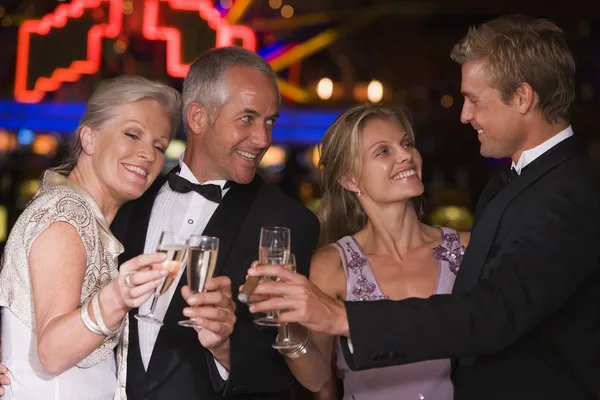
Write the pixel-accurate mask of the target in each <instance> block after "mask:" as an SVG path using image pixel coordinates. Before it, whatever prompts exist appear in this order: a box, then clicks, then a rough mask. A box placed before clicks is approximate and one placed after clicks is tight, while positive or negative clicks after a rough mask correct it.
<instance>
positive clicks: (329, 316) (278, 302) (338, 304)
mask: <svg viewBox="0 0 600 400" xmlns="http://www.w3.org/2000/svg"><path fill="white" fill-rule="evenodd" d="M248 275H249V276H258V277H270V278H272V279H275V280H270V281H265V280H264V279H263V280H261V282H260V283H259V284H258V286H257V287H256V290H255V291H254V293H253V294H252V296H251V297H250V303H252V304H251V305H250V312H252V313H257V312H265V311H267V310H272V311H275V312H278V313H279V322H281V323H290V322H296V323H299V324H301V325H303V326H305V327H306V328H308V329H310V330H311V331H313V332H322V333H327V334H329V335H332V336H333V335H339V336H348V335H349V329H348V319H347V316H346V308H345V307H344V303H343V302H342V301H340V300H337V299H333V298H331V297H330V296H328V295H327V294H325V293H323V292H322V291H321V290H320V289H319V288H318V287H317V286H316V285H314V284H313V283H312V282H310V281H309V280H308V279H307V278H306V277H305V276H304V275H302V274H297V273H295V272H292V271H290V270H289V269H288V268H286V267H284V266H281V265H257V266H255V267H253V268H250V269H249V270H248Z"/></svg>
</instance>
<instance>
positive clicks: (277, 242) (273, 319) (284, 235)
mask: <svg viewBox="0 0 600 400" xmlns="http://www.w3.org/2000/svg"><path fill="white" fill-rule="evenodd" d="M290 236H291V233H290V229H289V228H285V227H281V226H265V227H263V228H262V229H261V231H260V245H259V249H258V261H259V263H261V264H273V265H286V264H288V262H289V259H290V240H291V239H290ZM266 279H268V280H277V278H275V277H267V278H266ZM265 314H266V315H265V316H264V317H260V318H257V319H255V320H254V323H255V324H257V325H261V326H279V321H278V319H277V313H276V312H274V311H268V312H266V313H265Z"/></svg>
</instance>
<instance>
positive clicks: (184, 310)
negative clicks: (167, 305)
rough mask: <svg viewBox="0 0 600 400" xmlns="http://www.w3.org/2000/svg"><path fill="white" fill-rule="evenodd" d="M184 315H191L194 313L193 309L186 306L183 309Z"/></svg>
mask: <svg viewBox="0 0 600 400" xmlns="http://www.w3.org/2000/svg"><path fill="white" fill-rule="evenodd" d="M183 315H185V316H186V317H189V316H191V315H192V310H190V309H189V308H184V309H183Z"/></svg>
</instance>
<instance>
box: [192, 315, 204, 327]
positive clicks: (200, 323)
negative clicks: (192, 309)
mask: <svg viewBox="0 0 600 400" xmlns="http://www.w3.org/2000/svg"><path fill="white" fill-rule="evenodd" d="M194 323H195V324H196V325H202V324H203V323H204V320H203V319H202V318H199V317H196V318H194Z"/></svg>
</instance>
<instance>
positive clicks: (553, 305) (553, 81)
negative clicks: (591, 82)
mask: <svg viewBox="0 0 600 400" xmlns="http://www.w3.org/2000/svg"><path fill="white" fill-rule="evenodd" d="M452 58H453V59H454V60H455V61H456V62H458V63H460V64H461V65H462V88H461V90H462V93H463V96H464V105H463V109H462V113H461V120H462V122H463V123H468V124H471V126H472V127H473V129H474V130H475V131H476V132H477V137H478V139H479V141H480V142H481V154H482V155H483V156H485V157H492V158H505V157H510V158H511V159H512V173H510V172H509V171H503V172H502V173H501V174H500V175H499V176H497V177H495V178H494V179H493V180H492V181H491V182H490V184H489V185H488V186H487V187H486V188H485V190H484V192H483V194H482V196H481V198H480V201H479V204H478V205H477V212H476V221H475V223H474V228H473V231H472V235H471V241H470V244H469V247H468V249H467V251H466V253H465V255H464V260H463V262H462V265H461V266H460V270H459V272H458V275H457V279H456V282H455V286H454V290H453V293H452V294H451V295H437V296H432V297H430V298H428V299H415V298H411V299H405V300H402V301H388V300H385V301H377V302H346V303H342V302H340V301H336V300H333V299H330V298H328V297H327V296H325V295H324V294H322V293H319V292H318V289H316V288H315V287H314V286H313V285H311V284H310V283H309V282H306V283H305V285H306V288H305V289H306V290H305V293H312V294H314V295H308V296H304V297H305V300H302V301H301V302H299V304H298V305H297V306H296V307H291V306H290V301H289V299H285V300H284V299H280V298H273V299H270V300H268V301H265V302H262V303H259V304H255V305H254V306H253V307H255V308H253V310H255V311H260V310H261V309H264V308H265V307H269V308H270V309H283V308H287V309H288V310H291V311H290V312H289V313H288V314H287V315H289V317H287V319H286V320H290V321H293V322H300V323H301V324H303V325H305V326H307V327H308V328H310V329H312V330H315V331H320V332H326V333H329V334H331V335H340V336H344V337H346V338H351V342H352V351H350V349H349V347H348V346H345V349H344V350H345V356H346V359H347V361H348V362H349V364H350V365H351V366H353V367H354V368H355V369H367V368H377V367H385V366H390V365H398V364H405V363H412V362H416V361H422V360H429V359H443V358H452V359H453V379H454V383H455V398H456V399H457V400H463V399H465V400H471V399H473V400H475V399H485V400H488V399H489V400H491V399H503V400H504V399H511V400H521V399H523V400H525V399H528V400H529V399H545V400H552V399H556V400H565V399H570V400H579V399H582V400H583V399H586V400H587V399H596V400H597V399H598V396H599V394H600V323H599V321H600V245H599V243H600V229H599V227H598V224H599V223H600V167H599V165H598V162H597V161H596V160H593V159H592V158H591V157H590V156H589V155H588V153H587V151H586V148H585V146H584V144H583V143H582V142H581V140H580V139H579V138H578V137H576V136H573V130H572V127H571V126H570V124H569V122H568V118H569V115H568V113H569V108H570V105H571V103H572V101H573V100H574V97H575V88H574V86H575V63H574V60H573V57H572V54H571V52H570V50H569V48H568V47H567V44H566V41H565V39H564V36H563V33H562V31H561V30H560V28H558V27H557V26H556V25H554V24H553V23H551V22H549V21H546V20H543V19H531V18H526V17H522V16H511V17H502V18H499V19H497V20H494V21H491V22H488V23H485V24H483V25H481V26H479V27H474V28H472V29H471V30H469V32H468V34H467V35H466V37H465V38H464V39H463V40H462V41H460V42H459V43H458V44H457V45H456V46H455V47H454V49H453V51H452ZM260 269H261V270H262V272H261V274H264V275H275V276H279V277H281V278H282V279H283V280H285V275H286V271H284V270H283V269H281V268H275V267H260ZM284 285H285V283H269V284H268V285H261V286H263V288H264V289H265V290H260V288H261V287H260V286H259V289H257V292H256V293H257V294H258V293H260V294H275V293H279V294H281V293H282V292H285V290H284V289H285V287H284ZM267 286H270V289H269V290H267ZM277 286H278V287H279V289H277ZM316 298H319V300H318V301H317V300H315V299H316ZM306 299H308V300H306ZM283 303H286V306H285V307H283V306H282V305H283ZM304 310H305V311H304ZM303 311H304V312H303ZM284 315H286V314H284ZM292 315H294V316H297V317H294V318H292ZM346 338H344V340H345V339H346ZM425 398H426V399H427V398H428V397H427V394H425Z"/></svg>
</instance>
